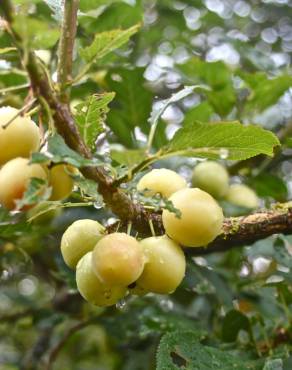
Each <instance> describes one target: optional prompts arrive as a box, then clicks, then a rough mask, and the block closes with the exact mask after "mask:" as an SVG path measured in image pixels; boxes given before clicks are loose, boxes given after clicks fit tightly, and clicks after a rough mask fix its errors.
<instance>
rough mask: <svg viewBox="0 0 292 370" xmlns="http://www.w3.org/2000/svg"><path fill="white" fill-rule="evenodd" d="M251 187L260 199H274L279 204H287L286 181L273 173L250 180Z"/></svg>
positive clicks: (263, 174)
mask: <svg viewBox="0 0 292 370" xmlns="http://www.w3.org/2000/svg"><path fill="white" fill-rule="evenodd" d="M248 183H249V185H250V186H251V187H252V188H253V189H254V190H255V191H256V193H257V194H258V195H259V196H260V197H272V198H274V199H275V200H277V201H279V202H285V201H286V200H287V197H288V189H287V185H286V183H285V181H284V180H283V179H281V178H280V177H279V176H276V175H273V174H271V173H261V174H259V175H258V176H255V177H251V178H250V179H249V182H248Z"/></svg>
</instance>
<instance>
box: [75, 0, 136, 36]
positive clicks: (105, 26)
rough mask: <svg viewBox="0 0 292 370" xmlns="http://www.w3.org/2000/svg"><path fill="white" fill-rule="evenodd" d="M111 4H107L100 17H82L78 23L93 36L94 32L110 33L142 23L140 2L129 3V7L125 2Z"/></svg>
mask: <svg viewBox="0 0 292 370" xmlns="http://www.w3.org/2000/svg"><path fill="white" fill-rule="evenodd" d="M99 2H100V1H98V3H99ZM112 2H113V1H110V2H107V4H106V5H107V6H106V8H105V9H104V11H103V12H102V14H101V15H100V16H86V15H83V16H82V17H79V23H80V24H81V25H82V26H83V27H84V28H85V30H86V31H87V32H88V33H89V34H91V35H94V34H95V33H96V32H103V31H110V30H113V29H116V28H122V29H126V28H129V27H132V26H133V25H134V24H137V23H139V22H142V20H143V11H142V5H141V1H136V2H135V4H133V3H131V5H128V4H124V3H125V2H126V1H124V3H122V2H116V3H115V4H110V3H112ZM98 3H97V7H98V6H99V4H98ZM108 5H110V6H108Z"/></svg>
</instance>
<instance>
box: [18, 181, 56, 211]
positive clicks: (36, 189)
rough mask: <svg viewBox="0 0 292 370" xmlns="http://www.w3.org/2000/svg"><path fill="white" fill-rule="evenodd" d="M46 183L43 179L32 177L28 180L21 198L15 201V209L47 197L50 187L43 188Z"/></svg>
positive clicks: (49, 193)
mask: <svg viewBox="0 0 292 370" xmlns="http://www.w3.org/2000/svg"><path fill="white" fill-rule="evenodd" d="M46 185H47V182H46V181H45V180H43V179H40V178H36V177H33V178H32V179H31V180H30V182H29V185H28V187H27V189H26V191H25V193H24V194H23V197H22V199H20V200H17V201H16V204H17V209H21V208H23V207H24V206H27V205H32V204H36V203H39V202H41V201H43V200H46V199H48V198H49V197H50V195H51V189H50V188H45V186H46Z"/></svg>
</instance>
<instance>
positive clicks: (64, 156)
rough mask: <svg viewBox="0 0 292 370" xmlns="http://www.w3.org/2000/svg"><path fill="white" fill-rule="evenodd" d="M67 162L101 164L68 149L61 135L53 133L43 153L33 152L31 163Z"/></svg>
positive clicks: (84, 164) (76, 164)
mask: <svg viewBox="0 0 292 370" xmlns="http://www.w3.org/2000/svg"><path fill="white" fill-rule="evenodd" d="M48 161H51V162H53V163H68V164H71V165H72V166H74V167H77V168H81V167H85V166H98V165H100V164H102V162H101V161H99V160H98V159H97V158H92V159H87V158H84V157H82V156H81V155H80V154H78V153H77V152H75V151H74V150H72V149H70V148H69V147H68V146H67V144H66V143H65V141H64V139H63V138H62V136H60V135H58V134H54V135H52V136H50V137H49V138H48V149H47V152H45V153H33V154H32V156H31V163H45V162H48Z"/></svg>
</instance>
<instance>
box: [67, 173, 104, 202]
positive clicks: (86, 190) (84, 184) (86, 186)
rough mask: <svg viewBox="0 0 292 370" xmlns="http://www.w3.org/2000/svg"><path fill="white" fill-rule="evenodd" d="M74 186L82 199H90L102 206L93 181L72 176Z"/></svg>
mask: <svg viewBox="0 0 292 370" xmlns="http://www.w3.org/2000/svg"><path fill="white" fill-rule="evenodd" d="M73 179H74V184H75V185H76V186H78V188H79V189H80V192H81V194H82V196H83V197H90V198H92V199H93V200H94V201H95V202H99V203H100V204H101V206H102V205H103V199H102V196H101V195H100V194H99V193H98V191H97V184H96V182H95V181H93V180H90V179H86V178H85V177H83V176H73Z"/></svg>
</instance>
